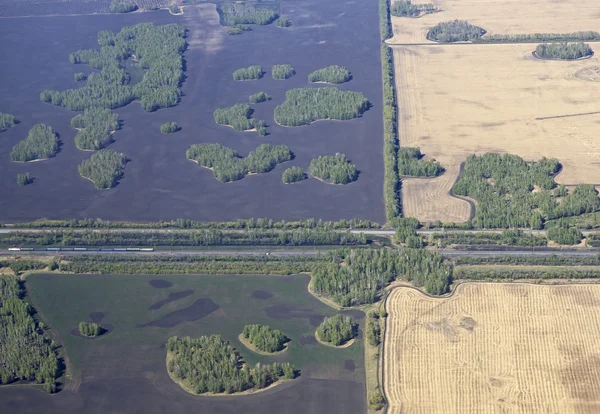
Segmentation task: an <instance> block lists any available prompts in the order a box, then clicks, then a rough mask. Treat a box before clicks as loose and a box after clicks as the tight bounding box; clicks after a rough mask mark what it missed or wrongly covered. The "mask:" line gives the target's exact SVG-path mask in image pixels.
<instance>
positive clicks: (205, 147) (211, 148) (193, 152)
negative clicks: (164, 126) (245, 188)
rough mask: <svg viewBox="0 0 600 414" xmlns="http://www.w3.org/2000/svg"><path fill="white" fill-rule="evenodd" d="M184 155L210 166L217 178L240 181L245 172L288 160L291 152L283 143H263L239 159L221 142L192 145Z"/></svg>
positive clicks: (256, 172) (251, 171)
mask: <svg viewBox="0 0 600 414" xmlns="http://www.w3.org/2000/svg"><path fill="white" fill-rule="evenodd" d="M186 158H187V159H188V160H192V161H196V162H197V163H198V165H200V166H202V167H205V168H210V169H212V171H213V174H214V177H215V178H216V179H217V180H219V181H221V182H229V181H236V180H241V179H242V178H244V177H245V176H246V175H247V174H248V173H254V174H262V173H266V172H269V171H271V170H272V169H273V168H275V166H276V165H277V164H281V163H282V162H285V161H289V160H291V159H292V153H291V152H290V150H289V148H288V147H287V146H285V145H271V144H262V145H259V146H258V147H257V148H256V149H255V150H253V151H250V153H249V154H248V156H247V157H245V158H242V157H241V156H240V155H239V154H238V153H237V151H235V150H233V149H231V148H228V147H224V146H223V145H221V144H195V145H192V146H191V147H190V148H189V149H188V150H187V151H186Z"/></svg>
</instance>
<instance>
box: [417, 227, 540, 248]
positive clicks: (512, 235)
mask: <svg viewBox="0 0 600 414" xmlns="http://www.w3.org/2000/svg"><path fill="white" fill-rule="evenodd" d="M428 244H429V245H433V246H437V247H447V246H451V245H460V246H523V247H544V246H547V245H548V239H546V237H543V236H534V235H531V234H526V233H524V232H523V231H522V230H518V229H505V230H504V231H503V232H502V233H456V232H448V233H442V234H439V233H438V234H432V235H431V236H430V237H429V241H428Z"/></svg>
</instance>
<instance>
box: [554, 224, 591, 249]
mask: <svg viewBox="0 0 600 414" xmlns="http://www.w3.org/2000/svg"><path fill="white" fill-rule="evenodd" d="M547 234H548V238H549V239H550V240H552V241H554V242H556V243H558V244H568V245H574V244H579V243H580V242H581V239H582V238H583V235H582V234H581V232H580V231H579V230H578V229H576V228H575V227H571V226H569V225H567V224H562V225H558V226H556V227H552V228H551V229H548V233H547Z"/></svg>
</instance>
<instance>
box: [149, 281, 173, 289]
mask: <svg viewBox="0 0 600 414" xmlns="http://www.w3.org/2000/svg"><path fill="white" fill-rule="evenodd" d="M148 284H149V285H150V286H152V287H153V288H155V289H166V288H170V287H171V286H173V282H169V281H168V280H163V279H153V280H151V281H149V282H148Z"/></svg>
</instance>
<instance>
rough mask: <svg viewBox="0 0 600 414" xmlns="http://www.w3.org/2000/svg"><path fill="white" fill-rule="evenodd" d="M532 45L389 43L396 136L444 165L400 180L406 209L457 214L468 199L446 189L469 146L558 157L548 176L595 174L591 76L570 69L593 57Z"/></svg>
mask: <svg viewBox="0 0 600 414" xmlns="http://www.w3.org/2000/svg"><path fill="white" fill-rule="evenodd" d="M591 45H592V48H596V49H598V48H600V44H599V43H591ZM534 48H535V45H532V44H509V45H495V44H494V45H458V46H420V47H419V46H396V47H394V64H395V70H396V87H397V89H398V109H399V117H398V133H399V136H400V143H401V145H402V146H409V147H420V148H421V151H422V152H423V153H424V154H425V155H426V156H427V157H431V158H435V159H437V160H438V161H439V162H440V163H441V164H442V166H443V167H444V168H446V172H445V173H444V175H442V176H441V177H438V178H435V179H427V180H424V179H414V178H412V179H406V180H404V183H403V202H404V214H405V215H406V216H412V217H416V218H418V219H420V220H424V221H427V220H438V219H439V220H442V221H466V220H467V219H468V218H469V215H470V210H471V209H470V207H469V204H468V202H467V201H465V200H460V199H458V198H455V197H452V196H451V195H450V194H449V191H450V190H451V188H452V186H453V184H454V182H455V181H456V179H457V178H458V174H459V172H460V164H461V163H462V162H464V160H465V159H466V158H467V157H468V156H469V155H470V154H483V153H486V152H499V153H511V154H517V155H520V156H521V157H523V158H525V159H527V160H537V159H539V158H541V157H542V156H546V157H556V158H558V159H559V160H560V162H561V163H562V165H563V170H562V172H561V173H560V174H559V175H558V177H557V179H556V181H557V182H558V183H562V184H566V185H573V184H580V183H591V184H598V183H600V162H599V161H600V138H599V137H598V134H597V131H598V123H599V122H600V114H599V113H598V111H600V107H599V106H598V103H597V98H596V96H597V93H598V84H597V83H596V82H592V81H584V80H582V79H581V75H580V74H581V72H578V71H581V70H582V69H584V68H594V67H597V66H598V64H599V62H600V59H599V58H598V57H597V56H594V57H592V58H591V59H586V60H579V61H549V60H540V59H536V58H534V57H533V56H532V55H531V52H532V50H533V49H534ZM577 73H579V75H577V76H576V74H577Z"/></svg>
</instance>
